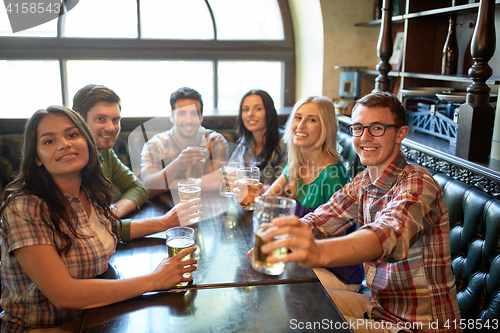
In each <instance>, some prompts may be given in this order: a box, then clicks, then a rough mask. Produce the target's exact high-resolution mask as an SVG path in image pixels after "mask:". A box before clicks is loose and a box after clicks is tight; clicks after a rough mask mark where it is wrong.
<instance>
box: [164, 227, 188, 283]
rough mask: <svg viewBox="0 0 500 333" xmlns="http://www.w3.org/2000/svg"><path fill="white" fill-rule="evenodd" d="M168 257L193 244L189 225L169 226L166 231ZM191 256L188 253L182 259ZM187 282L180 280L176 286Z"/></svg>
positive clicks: (186, 274)
mask: <svg viewBox="0 0 500 333" xmlns="http://www.w3.org/2000/svg"><path fill="white" fill-rule="evenodd" d="M166 239H167V249H168V257H169V258H171V257H173V256H175V255H176V254H178V253H179V252H181V251H182V250H184V249H187V248H188V247H191V246H193V245H194V229H193V228H190V227H175V228H170V229H168V230H167V232H166ZM191 258H193V254H192V253H190V254H188V255H187V256H185V257H184V258H183V259H182V260H187V259H191ZM190 276H191V273H185V274H184V277H190ZM185 285H187V282H181V283H179V284H178V286H185Z"/></svg>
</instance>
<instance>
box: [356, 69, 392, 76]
mask: <svg viewBox="0 0 500 333" xmlns="http://www.w3.org/2000/svg"><path fill="white" fill-rule="evenodd" d="M360 72H361V73H364V74H368V75H375V76H377V75H379V74H380V72H379V71H377V70H375V69H367V70H362V71H360ZM387 75H389V76H391V77H399V76H401V72H399V71H397V72H394V71H390V72H389V73H387Z"/></svg>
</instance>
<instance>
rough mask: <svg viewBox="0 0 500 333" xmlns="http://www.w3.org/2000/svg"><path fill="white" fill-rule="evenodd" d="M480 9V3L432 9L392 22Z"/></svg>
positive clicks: (365, 23) (397, 18)
mask: <svg viewBox="0 0 500 333" xmlns="http://www.w3.org/2000/svg"><path fill="white" fill-rule="evenodd" d="M495 4H500V0H495ZM478 7H479V3H471V4H465V5H460V6H454V7H444V8H437V9H430V10H425V11H421V12H415V13H408V14H403V15H397V16H393V17H392V22H393V23H403V22H404V20H406V19H413V18H419V17H424V16H432V15H444V14H449V13H451V12H465V11H474V12H477V10H476V9H477V8H478ZM381 21H382V20H380V19H379V20H372V21H368V22H361V23H356V24H355V26H357V27H362V26H371V25H377V24H378V25H379V24H380V23H381Z"/></svg>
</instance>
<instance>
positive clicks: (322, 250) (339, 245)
mask: <svg viewBox="0 0 500 333" xmlns="http://www.w3.org/2000/svg"><path fill="white" fill-rule="evenodd" d="M270 225H271V226H270V228H269V229H267V230H266V232H265V233H263V234H262V236H261V238H262V241H263V242H267V243H266V244H265V245H263V246H262V248H261V250H262V252H263V253H272V252H273V251H274V250H276V249H279V248H282V247H287V248H289V249H290V250H291V252H288V253H287V254H285V255H280V256H278V257H277V256H272V255H270V256H269V257H267V262H269V263H276V262H285V263H286V262H293V261H296V262H298V263H299V264H300V265H301V266H304V267H311V268H313V267H334V266H346V265H354V264H360V263H363V262H369V261H373V260H374V259H376V258H379V257H381V256H382V254H383V249H382V247H381V245H380V242H379V238H378V236H377V234H376V233H375V231H373V230H371V229H360V230H357V231H355V232H353V233H351V234H349V235H347V236H340V237H334V238H328V239H321V240H317V239H315V238H314V235H313V233H312V231H311V230H310V227H309V225H308V224H307V223H305V222H302V221H301V220H299V218H298V217H296V216H290V217H279V218H275V219H273V221H272V222H271V224H270ZM280 235H288V237H287V238H281V239H280ZM276 238H278V239H276Z"/></svg>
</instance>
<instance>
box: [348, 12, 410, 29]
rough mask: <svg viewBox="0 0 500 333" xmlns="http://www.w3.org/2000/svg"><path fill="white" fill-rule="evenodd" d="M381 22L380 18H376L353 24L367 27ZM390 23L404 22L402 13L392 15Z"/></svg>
mask: <svg viewBox="0 0 500 333" xmlns="http://www.w3.org/2000/svg"><path fill="white" fill-rule="evenodd" d="M381 22H382V20H381V19H378V20H372V21H368V22H361V23H356V24H355V25H354V26H356V27H367V26H372V25H380V23H381ZM392 23H404V15H396V16H393V17H392Z"/></svg>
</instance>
